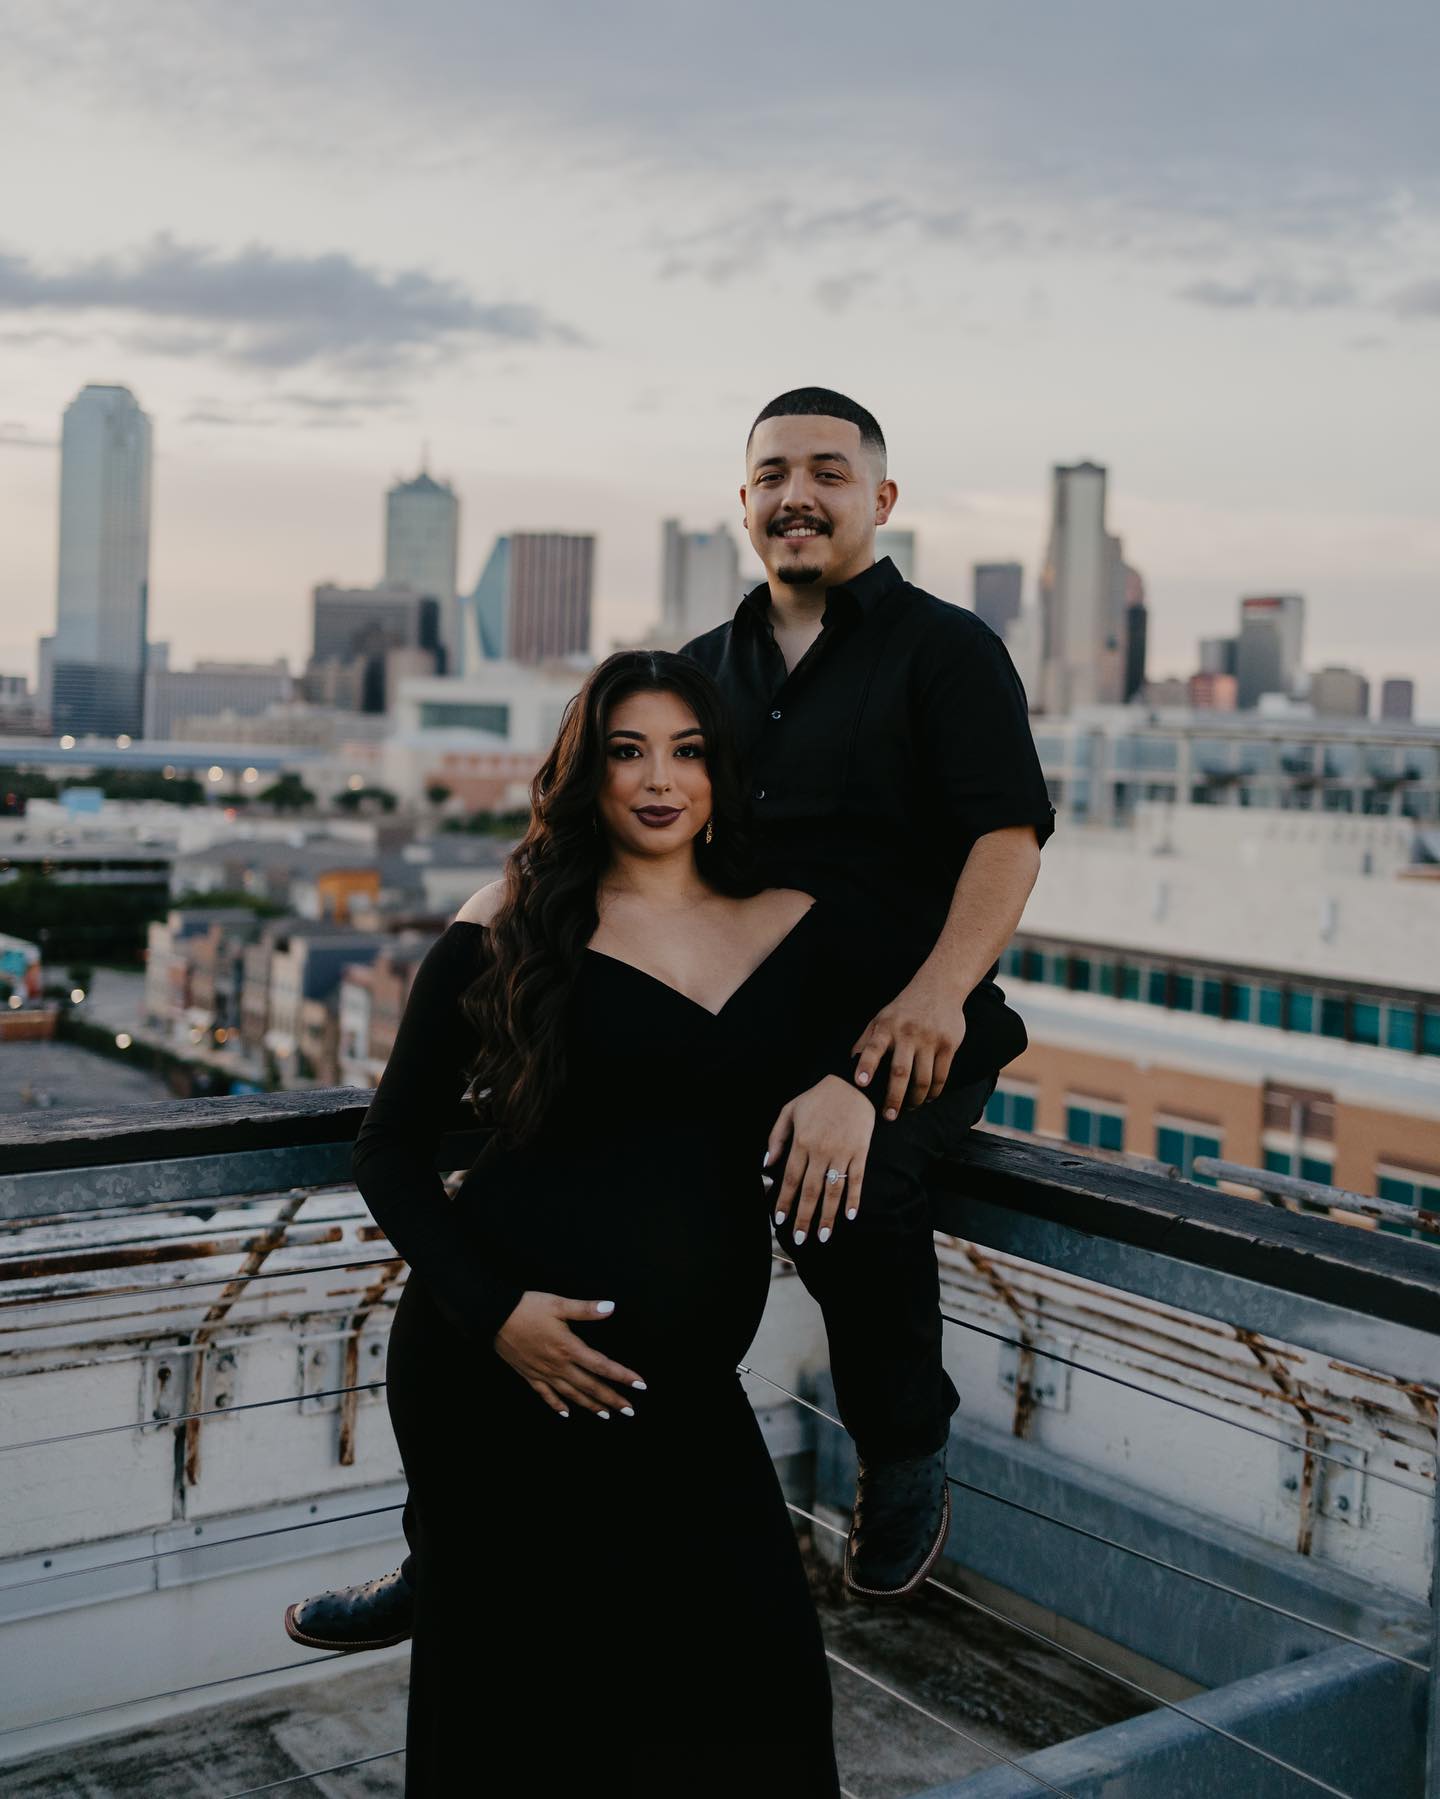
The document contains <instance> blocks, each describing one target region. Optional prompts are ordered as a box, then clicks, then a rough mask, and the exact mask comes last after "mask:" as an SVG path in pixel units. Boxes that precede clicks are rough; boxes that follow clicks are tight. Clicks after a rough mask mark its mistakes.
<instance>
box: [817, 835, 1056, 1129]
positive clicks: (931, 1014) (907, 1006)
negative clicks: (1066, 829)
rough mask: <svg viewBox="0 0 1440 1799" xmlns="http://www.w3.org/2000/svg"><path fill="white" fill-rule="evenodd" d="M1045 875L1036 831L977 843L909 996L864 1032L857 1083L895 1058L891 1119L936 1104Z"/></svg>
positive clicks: (888, 1097)
mask: <svg viewBox="0 0 1440 1799" xmlns="http://www.w3.org/2000/svg"><path fill="white" fill-rule="evenodd" d="M1039 872H1040V845H1039V843H1038V842H1037V841H1036V836H1035V831H1034V829H1033V827H1032V826H1030V825H1010V826H1007V827H1005V828H1004V829H1002V830H999V831H988V832H987V833H986V834H985V835H984V836H983V837H981V838H978V839H977V840H976V843H975V845H974V848H973V849H972V850H971V851H970V854H969V855H968V856H967V857H966V859H965V866H964V868H963V869H962V870H961V871H960V878H959V880H958V881H956V883H955V892H954V894H953V895H952V897H951V900H950V910H949V912H948V913H947V915H946V918H945V925H944V928H943V930H942V931H941V932H940V935H939V937H938V938H937V939H936V942H935V947H934V949H932V950H931V952H930V954H929V955H928V956H927V957H926V958H925V960H924V961H923V962H922V963H921V965H920V967H919V968H918V969H917V970H916V971H915V974H914V976H913V978H912V979H911V980H910V981H909V983H908V984H907V985H906V987H905V988H904V990H903V991H902V992H900V993H898V994H897V995H896V996H895V998H894V999H893V1000H891V1002H890V1004H889V1005H888V1006H886V1007H885V1008H884V1010H883V1011H881V1012H878V1013H876V1015H875V1017H874V1018H873V1019H872V1020H871V1021H870V1023H869V1025H868V1026H867V1027H866V1029H865V1030H864V1031H862V1032H861V1034H860V1038H859V1040H858V1041H857V1043H856V1044H855V1049H854V1051H853V1052H852V1053H855V1054H858V1055H859V1057H860V1060H859V1062H858V1063H857V1064H856V1067H855V1080H856V1082H857V1083H858V1084H859V1085H860V1086H862V1087H864V1086H868V1085H869V1083H870V1081H871V1079H872V1078H873V1076H874V1073H875V1070H876V1068H877V1067H878V1066H879V1065H880V1062H881V1059H882V1058H883V1057H884V1056H885V1055H886V1054H887V1053H889V1054H890V1082H889V1086H888V1087H887V1089H886V1093H885V1103H884V1106H883V1108H882V1110H883V1113H884V1116H885V1117H886V1118H887V1119H893V1118H896V1117H898V1115H899V1112H900V1107H901V1105H902V1104H903V1105H906V1106H918V1105H923V1104H924V1102H925V1101H926V1100H927V1099H936V1098H938V1097H939V1095H940V1091H941V1089H942V1088H943V1087H944V1085H945V1081H946V1078H947V1077H948V1075H949V1073H950V1064H951V1062H952V1061H953V1060H954V1057H955V1052H956V1051H957V1050H958V1049H959V1047H960V1045H961V1043H962V1042H963V1041H964V1038H965V1001H966V1000H967V999H968V998H969V997H970V994H971V993H972V992H973V991H974V989H975V988H976V987H977V986H979V984H980V982H981V981H982V980H983V979H984V978H985V973H986V970H987V969H989V968H990V967H991V965H992V964H993V963H994V962H995V961H996V959H997V958H998V957H999V954H1000V952H1001V950H1003V949H1004V947H1005V945H1006V944H1007V943H1008V942H1009V941H1010V939H1011V937H1012V936H1014V934H1015V927H1016V925H1018V924H1019V922H1020V914H1021V913H1022V912H1023V911H1024V910H1025V902H1026V900H1027V899H1029V897H1030V890H1031V888H1033V887H1034V885H1035V879H1036V876H1037V875H1038V874H1039Z"/></svg>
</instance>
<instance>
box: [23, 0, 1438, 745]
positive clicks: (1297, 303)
mask: <svg viewBox="0 0 1440 1799" xmlns="http://www.w3.org/2000/svg"><path fill="white" fill-rule="evenodd" d="M1437 63H1440V11H1437V9H1436V8H1435V7H1434V5H1433V4H1432V3H1431V0H1423V3H1421V0H1414V3H1411V0H1369V3H1368V4H1361V3H1359V0H1356V3H1353V4H1340V3H1338V0H1259V3H1258V4H1257V0H1245V3H1243V4H1236V3H1235V0H1212V4H1210V5H1208V6H1205V7H1196V6H1188V7H1183V8H1182V7H1178V6H1167V5H1156V4H1155V0H1090V3H1089V4H1085V5H1080V4H1078V3H1068V0H1067V3H1066V4H1058V3H1056V0H1030V3H1029V4H1027V5H1024V6H1018V5H1015V4H1013V3H1011V0H993V3H991V4H984V5H981V4H974V3H972V0H950V3H949V4H945V5H941V4H939V3H938V0H931V3H930V4H929V5H919V4H916V3H914V0H890V4H889V5H887V6H884V7H876V6H874V5H873V4H868V3H864V4H862V3H861V0H829V4H826V5H824V6H815V7H809V8H803V9H796V8H781V7H776V6H773V5H772V6H762V5H757V4H755V3H754V0H729V3H728V4H726V5H718V4H708V5H705V6H701V5H698V4H696V3H695V0H609V4H607V5H605V6H603V7H592V6H582V5H581V4H579V3H578V0H570V4H567V5H558V4H555V3H554V0H527V4H525V5H524V6H516V5H513V4H510V5H506V6H504V7H499V6H496V5H494V4H492V3H491V0H408V3H407V4H406V5H405V6H404V7H401V6H399V5H398V4H396V3H395V0H383V3H382V0H348V3H347V0H309V3H308V4H307V5H305V6H304V7H296V6H295V5H293V4H292V3H290V0H287V3H286V4H283V5H282V4H280V3H279V0H251V3H250V4H249V5H247V6H243V7H237V6H234V5H233V4H224V5H222V4H219V0H186V3H185V4H183V5H181V4H177V3H176V0H124V4H114V5H109V4H106V3H105V0H46V4H45V5H43V6H35V5H27V4H25V3H24V0H0V156H3V165H0V166H3V167H4V168H5V170H6V178H5V200H4V205H3V208H0V669H5V668H9V669H13V670H19V669H22V668H26V667H28V666H29V664H30V661H31V659H32V656H33V641H34V637H35V636H36V635H37V634H38V633H39V632H40V631H42V630H46V629H48V628H49V627H50V623H51V621H52V619H53V609H54V598H53V596H54V564H55V513H56V497H57V477H58V459H57V456H56V451H55V439H56V434H57V430H58V423H59V417H60V413H61V411H62V410H63V408H64V406H65V404H66V403H67V401H68V400H69V399H70V398H71V397H72V396H73V394H74V393H75V392H76V391H77V390H78V389H79V388H80V387H81V386H82V385H83V384H84V383H85V382H86V381H116V382H123V383H124V384H126V385H128V386H129V387H131V388H132V389H133V390H134V392H135V393H136V395H137V396H138V398H139V399H140V401H141V403H142V404H143V405H144V406H145V407H146V409H147V410H148V411H149V412H150V413H151V415H152V417H153V418H154V420H155V424H156V446H157V461H156V502H155V508H156V509H155V537H154V557H153V567H152V593H153V607H152V616H153V621H154V625H153V634H154V635H155V636H157V637H164V638H169V639H170V640H171V642H172V644H173V645H174V652H175V659H176V661H177V662H178V663H180V664H185V663H188V662H189V661H190V660H191V659H192V658H193V657H195V656H199V655H207V654H208V655H222V656H246V655H259V654H266V655H273V654H281V653H284V654H288V655H290V656H291V657H292V658H294V659H299V658H300V657H302V656H303V654H304V652H305V647H306V627H307V622H308V621H307V594H308V589H309V588H310V586H311V585H312V584H313V583H314V582H315V581H317V580H322V579H328V578H335V579H341V580H349V581H356V582H359V581H366V580H370V579H373V578H374V577H375V576H376V575H377V574H378V572H379V558H380V525H381V495H382V493H383V490H384V488H385V486H386V485H387V484H388V483H389V481H390V480H391V479H393V478H394V476H396V475H397V474H400V473H411V472H413V471H414V469H415V467H416V466H417V465H418V462H419V457H420V453H421V446H422V444H427V443H428V445H429V446H430V462H431V467H432V468H433V469H434V470H435V471H436V472H438V473H442V474H446V475H449V476H450V477H451V478H452V479H453V480H454V482H455V484H456V486H457V488H458V490H459V492H460V494H461V498H462V502H463V507H464V512H463V521H462V580H463V582H464V584H465V585H467V586H468V585H469V583H470V582H471V581H473V579H474V576H475V574H476V573H477V572H478V569H479V566H480V564H481V562H482V560H483V558H484V555H485V553H486V550H487V549H488V546H489V543H490V540H491V538H492V537H493V536H494V535H495V534H496V533H497V532H499V531H504V530H506V529H511V528H526V527H544V526H551V527H560V528H569V529H577V530H582V529H583V530H593V531H596V532H597V533H599V535H600V539H601V545H600V558H599V577H598V580H599V590H598V603H599V631H598V633H597V648H604V647H607V646H608V642H609V640H610V638H611V637H613V636H615V635H617V634H621V633H632V632H637V631H640V630H643V628H644V626H645V625H646V623H647V622H648V621H649V620H650V619H651V618H652V617H653V616H654V614H655V609H656V584H657V578H658V536H659V531H658V521H659V519H660V518H661V516H663V515H665V514H669V513H677V514H679V515H681V516H682V517H684V518H685V519H686V520H687V521H688V522H689V523H690V524H691V525H693V526H696V527H700V526H707V525H711V524H713V523H715V522H716V521H717V520H720V519H732V518H735V517H736V516H737V507H738V502H737V501H736V498H735V487H736V485H737V482H738V479H739V474H740V460H741V450H742V445H743V440H744V435H745V431H746V428H747V426H748V424H749V421H750V418H751V417H752V415H753V414H754V412H755V411H756V410H757V409H758V407H759V406H760V404H762V403H763V402H764V401H765V400H767V399H768V398H770V397H771V395H772V394H774V393H775V392H778V391H779V390H781V389H782V388H785V387H789V386H794V385H798V384H800V383H804V382H812V381H817V382H823V383H826V384H828V385H831V386H836V387H840V388H842V389H845V390H847V391H849V392H851V393H853V394H855V396H856V397H857V398H859V399H861V400H863V401H864V402H865V403H866V404H867V405H869V406H870V407H871V408H872V409H873V410H874V411H875V412H876V413H877V414H878V415H879V417H880V419H881V422H882V424H883V425H884V427H885V430H886V433H887V436H888V437H889V440H890V444H891V459H892V472H893V473H894V475H895V476H896V478H897V479H898V481H899V484H900V490H901V502H900V510H899V513H898V515H897V518H896V522H897V523H904V524H909V525H912V526H914V527H915V529H916V530H917V531H918V532H919V534H920V540H921V548H920V561H921V567H920V577H921V580H922V582H923V584H924V585H926V586H929V587H931V588H932V589H934V590H935V591H937V592H939V593H941V594H943V595H945V596H946V597H949V598H957V599H963V598H964V597H965V596H966V593H967V592H968V581H969V566H970V564H971V562H973V561H975V560H977V559H988V558H997V557H1014V558H1017V559H1019V560H1020V561H1022V562H1024V564H1025V565H1026V574H1027V592H1029V591H1030V590H1031V588H1032V586H1033V577H1034V570H1035V564H1036V561H1037V557H1038V554H1039V551H1040V547H1041V544H1042V541H1043V537H1044V531H1045V508H1046V494H1047V481H1048V471H1049V467H1050V465H1051V464H1052V463H1054V462H1056V461H1073V460H1076V459H1078V458H1080V457H1085V456H1089V457H1093V458H1096V459H1098V460H1101V461H1104V462H1105V463H1107V464H1108V465H1109V467H1110V470H1111V525H1112V528H1113V529H1116V530H1118V531H1120V532H1121V533H1122V535H1123V537H1124V539H1125V544H1126V553H1127V557H1128V558H1129V559H1130V560H1131V561H1132V562H1134V563H1135V564H1137V565H1138V566H1139V567H1140V568H1141V569H1142V570H1143V571H1144V573H1145V576H1146V579H1147V582H1148V585H1149V590H1150V597H1151V604H1152V626H1151V630H1152V640H1153V642H1154V643H1155V645H1156V651H1155V654H1154V656H1153V658H1152V663H1153V666H1154V667H1155V669H1156V670H1157V671H1158V672H1162V673H1163V672H1168V671H1174V672H1188V669H1189V667H1190V666H1191V665H1192V663H1193V646H1194V640H1195V639H1196V638H1197V637H1198V636H1200V635H1208V634H1212V633H1215V632H1219V631H1223V630H1226V629H1228V628H1231V627H1232V625H1233V619H1234V612H1235V602H1236V598H1237V596H1238V595H1239V594H1240V593H1242V592H1255V591H1260V592H1263V591H1267V590H1268V591H1274V590H1299V591H1302V592H1304V593H1305V594H1306V595H1307V596H1308V598H1309V602H1310V632H1309V644H1308V651H1309V656H1308V660H1309V661H1310V662H1311V663H1312V664H1318V663H1320V662H1323V661H1340V662H1353V663H1356V664H1358V665H1359V666H1362V667H1364V668H1365V669H1366V670H1367V672H1369V673H1370V674H1371V675H1372V676H1374V677H1380V676H1383V675H1385V674H1391V673H1401V672H1409V673H1413V674H1415V675H1416V676H1417V677H1418V679H1419V682H1420V686H1421V702H1422V706H1423V709H1424V710H1425V711H1427V712H1428V713H1430V714H1433V715H1437V716H1440V631H1437V629H1436V625H1435V617H1436V611H1437V604H1440V512H1437V505H1436V495H1437V486H1440V483H1437V475H1440V452H1437V448H1436V430H1435V415H1436V395H1437V393H1440V131H1437V129H1436V126H1435V113H1434V96H1433V91H1432V89H1433V79H1434V71H1435V68H1436V67H1437Z"/></svg>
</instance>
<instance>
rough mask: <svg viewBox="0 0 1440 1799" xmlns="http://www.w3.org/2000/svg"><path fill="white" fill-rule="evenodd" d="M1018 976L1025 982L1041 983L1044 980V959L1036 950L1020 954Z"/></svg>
mask: <svg viewBox="0 0 1440 1799" xmlns="http://www.w3.org/2000/svg"><path fill="white" fill-rule="evenodd" d="M1020 975H1021V978H1022V979H1023V980H1026V981H1043V980H1044V979H1045V958H1044V956H1042V955H1041V954H1040V952H1039V950H1038V949H1027V950H1025V951H1023V952H1022V955H1021V966H1020Z"/></svg>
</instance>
